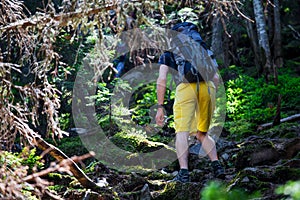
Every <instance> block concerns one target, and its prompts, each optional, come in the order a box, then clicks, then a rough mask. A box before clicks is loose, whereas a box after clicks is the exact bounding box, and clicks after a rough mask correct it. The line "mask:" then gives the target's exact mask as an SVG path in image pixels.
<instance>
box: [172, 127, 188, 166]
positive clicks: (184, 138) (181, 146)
mask: <svg viewBox="0 0 300 200" xmlns="http://www.w3.org/2000/svg"><path fill="white" fill-rule="evenodd" d="M188 137H189V133H188V132H178V133H176V142H175V146H176V153H177V158H178V161H179V165H180V169H188V156H189V151H188V149H189V144H188Z"/></svg>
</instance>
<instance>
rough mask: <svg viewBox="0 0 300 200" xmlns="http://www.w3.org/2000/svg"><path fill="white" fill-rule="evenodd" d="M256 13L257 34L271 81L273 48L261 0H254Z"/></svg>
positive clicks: (265, 67) (266, 73) (267, 75)
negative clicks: (270, 43)
mask: <svg viewBox="0 0 300 200" xmlns="http://www.w3.org/2000/svg"><path fill="white" fill-rule="evenodd" d="M253 8H254V15H255V21H256V28H257V35H258V43H259V47H261V48H262V49H263V52H264V57H265V59H266V61H265V65H264V71H265V75H266V80H267V82H269V79H270V77H269V76H270V75H271V74H273V73H272V71H273V70H272V62H271V50H270V45H269V39H268V33H267V30H266V27H267V26H266V20H265V16H264V12H263V5H262V3H261V1H260V0H253Z"/></svg>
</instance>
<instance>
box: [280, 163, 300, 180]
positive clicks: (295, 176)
mask: <svg viewBox="0 0 300 200" xmlns="http://www.w3.org/2000/svg"><path fill="white" fill-rule="evenodd" d="M275 177H277V180H278V181H279V182H285V181H288V180H299V179H300V169H299V168H289V167H287V166H280V167H277V168H276V171H275Z"/></svg>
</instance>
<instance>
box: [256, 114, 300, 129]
mask: <svg viewBox="0 0 300 200" xmlns="http://www.w3.org/2000/svg"><path fill="white" fill-rule="evenodd" d="M298 120H300V114H295V115H292V116H289V117H286V118H283V119H281V120H280V123H284V122H294V121H298ZM271 127H273V122H269V123H265V124H261V125H258V127H257V130H258V131H261V130H265V129H267V128H271Z"/></svg>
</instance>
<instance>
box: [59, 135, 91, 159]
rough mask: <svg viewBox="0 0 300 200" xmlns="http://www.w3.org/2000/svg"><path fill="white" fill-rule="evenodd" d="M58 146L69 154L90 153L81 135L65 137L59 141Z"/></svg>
mask: <svg viewBox="0 0 300 200" xmlns="http://www.w3.org/2000/svg"><path fill="white" fill-rule="evenodd" d="M57 147H58V148H59V149H60V150H61V151H62V152H64V153H65V154H66V155H67V156H70V157H72V156H74V155H83V154H86V153H88V151H87V149H86V148H85V147H84V145H83V144H82V142H81V139H80V137H64V138H62V139H61V140H59V141H57Z"/></svg>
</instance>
